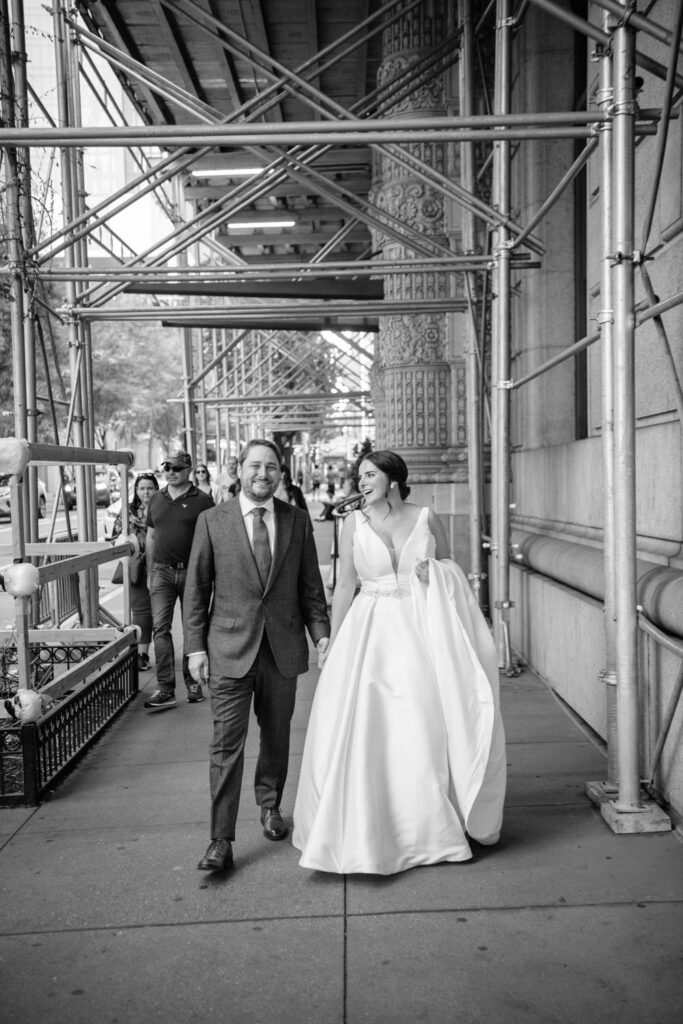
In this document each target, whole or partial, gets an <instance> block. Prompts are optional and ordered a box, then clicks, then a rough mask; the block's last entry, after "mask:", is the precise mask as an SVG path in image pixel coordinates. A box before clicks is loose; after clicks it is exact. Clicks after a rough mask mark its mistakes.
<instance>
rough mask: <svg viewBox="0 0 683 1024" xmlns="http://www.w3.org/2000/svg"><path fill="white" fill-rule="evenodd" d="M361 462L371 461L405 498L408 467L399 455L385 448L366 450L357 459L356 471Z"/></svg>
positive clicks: (408, 491) (407, 492)
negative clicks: (372, 450)
mask: <svg viewBox="0 0 683 1024" xmlns="http://www.w3.org/2000/svg"><path fill="white" fill-rule="evenodd" d="M361 462H371V463H372V464H373V466H376V467H377V469H379V470H381V471H382V473H386V475H387V476H388V477H389V480H390V481H391V483H395V484H396V486H397V487H398V493H399V494H400V495H401V498H402V500H403V501H405V500H406V498H407V497H408V495H409V494H410V487H409V486H408V484H407V482H406V481H407V480H408V467H407V466H406V464H405V462H404V461H403V459H402V458H401V456H400V455H397V454H396V452H390V451H387V450H386V449H385V450H383V451H379V452H368V453H367V454H366V455H362V456H361V457H360V459H359V460H358V466H357V467H356V472H358V467H359V466H360V464H361Z"/></svg>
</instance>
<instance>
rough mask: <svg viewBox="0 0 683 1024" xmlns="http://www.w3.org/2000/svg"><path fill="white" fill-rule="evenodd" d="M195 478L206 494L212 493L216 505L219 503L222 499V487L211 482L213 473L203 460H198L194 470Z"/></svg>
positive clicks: (200, 488) (199, 487)
mask: <svg viewBox="0 0 683 1024" xmlns="http://www.w3.org/2000/svg"><path fill="white" fill-rule="evenodd" d="M194 480H195V484H196V485H197V487H198V489H199V490H200V491H204V494H210V495H211V497H212V498H213V501H214V505H217V504H218V502H219V501H220V500H221V499H220V488H219V487H218V486H217V485H216V484H212V483H211V474H210V473H209V470H208V467H207V466H205V465H204V463H203V462H198V463H197V466H196V468H195V471H194Z"/></svg>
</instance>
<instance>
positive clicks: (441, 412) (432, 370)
mask: <svg viewBox="0 0 683 1024" xmlns="http://www.w3.org/2000/svg"><path fill="white" fill-rule="evenodd" d="M446 3H447V0H435V2H434V3H432V4H429V5H423V6H421V7H419V8H416V9H415V10H414V11H411V12H409V13H408V14H406V16H405V17H402V18H401V19H400V20H399V21H397V22H395V23H394V24H392V25H391V26H389V27H388V28H387V29H386V31H385V33H384V37H383V39H384V60H383V63H382V66H381V68H380V71H379V75H378V81H379V84H380V86H381V85H385V84H387V83H389V82H394V81H401V79H403V80H404V81H406V82H408V81H409V80H410V77H411V74H412V73H413V70H414V68H415V66H416V64H417V63H418V62H419V61H420V60H421V59H422V58H423V57H424V56H425V55H426V54H427V53H428V51H429V50H430V49H431V48H433V47H434V46H435V45H437V44H438V43H439V42H440V41H441V39H442V38H443V26H444V24H445V14H446ZM444 110H445V94H444V80H443V76H437V77H436V78H434V79H432V80H430V81H424V80H423V79H422V78H421V77H419V75H418V77H417V78H416V81H415V87H414V88H413V90H412V91H410V92H407V93H404V92H403V91H401V92H400V93H399V95H398V97H397V100H396V102H395V104H394V105H393V106H392V107H391V108H390V109H389V110H386V109H384V110H383V111H382V113H383V116H385V117H391V116H405V115H410V116H419V117H421V118H423V119H424V121H425V122H428V119H429V117H430V116H438V115H440V114H443V113H444ZM400 152H401V156H402V157H404V156H407V157H408V166H406V164H404V163H400V162H398V160H397V159H396V157H395V155H394V154H392V151H391V149H389V150H388V151H384V150H383V151H382V152H381V155H380V156H379V157H376V158H375V160H374V184H373V188H372V191H371V201H372V202H373V203H374V205H375V206H376V207H377V208H378V210H380V211H383V212H386V213H387V214H391V216H392V217H393V218H396V220H398V221H400V222H401V223H402V224H405V225H408V226H409V227H410V229H411V230H412V231H413V232H415V233H417V234H419V235H420V236H421V237H422V238H425V239H427V238H432V239H434V240H435V241H438V242H439V243H440V244H441V245H443V246H446V245H447V239H446V232H445V208H444V198H443V194H442V192H441V191H440V190H439V188H438V187H437V186H436V185H432V184H431V183H430V182H429V181H428V180H425V179H424V178H423V177H422V175H421V173H420V170H419V168H415V167H411V166H410V158H411V157H412V158H414V159H417V160H419V161H421V162H422V163H423V164H425V165H426V166H428V167H433V168H434V169H435V170H437V171H438V172H439V173H440V174H446V172H447V168H446V147H445V146H444V145H443V144H441V143H431V142H426V141H425V142H421V143H415V144H411V145H409V146H402V147H401V150H400ZM380 217H381V214H380ZM373 243H374V248H375V251H376V252H378V253H381V259H379V260H378V272H379V273H381V262H382V260H394V259H396V260H402V259H406V258H410V257H411V256H412V255H414V250H413V249H411V246H410V237H409V236H406V238H405V241H404V242H403V243H401V242H399V241H398V240H397V239H396V238H394V237H392V236H390V235H389V234H388V233H386V232H384V231H382V230H381V228H380V229H377V230H375V231H373ZM384 288H385V296H386V298H387V299H395V300H402V301H411V300H414V301H415V312H414V313H403V314H401V315H395V316H385V317H382V318H381V319H380V326H379V343H378V345H377V349H376V352H377V355H376V362H375V368H374V373H373V377H372V389H373V398H374V404H375V415H376V428H377V444H378V446H380V447H388V448H392V449H396V450H397V451H400V452H401V454H402V455H403V456H404V458H406V460H407V461H408V464H409V467H410V472H411V477H413V474H414V473H416V474H417V479H419V480H420V482H422V483H425V482H429V481H430V480H433V481H435V480H440V481H442V480H444V479H445V478H449V475H450V471H449V469H447V468H446V463H447V464H448V466H452V461H453V455H452V453H453V450H454V448H453V446H454V445H455V446H456V447H457V446H460V445H464V444H465V443H466V434H465V428H466V408H465V401H464V399H465V369H464V365H462V363H461V364H460V365H458V366H457V367H456V370H455V373H453V367H452V366H451V365H450V363H449V362H447V360H448V359H449V353H448V344H447V333H446V314H443V313H425V312H421V311H420V305H419V303H420V301H421V300H422V299H431V298H434V299H439V298H448V296H449V295H450V294H451V290H450V289H451V284H450V281H449V279H448V278H447V276H446V275H444V274H438V273H436V272H433V271H423V270H419V269H417V270H415V271H414V272H407V273H405V274H403V273H402V274H397V275H388V276H387V277H386V279H385V283H384ZM453 385H455V397H456V400H457V412H456V414H455V415H453V413H452V409H451V389H452V387H453ZM453 435H455V436H453Z"/></svg>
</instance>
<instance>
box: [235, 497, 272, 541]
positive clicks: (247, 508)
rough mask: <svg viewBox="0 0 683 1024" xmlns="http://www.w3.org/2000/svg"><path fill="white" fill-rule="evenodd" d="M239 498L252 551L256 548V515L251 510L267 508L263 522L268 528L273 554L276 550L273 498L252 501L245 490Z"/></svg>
mask: <svg viewBox="0 0 683 1024" xmlns="http://www.w3.org/2000/svg"><path fill="white" fill-rule="evenodd" d="M238 498H239V503H240V508H241V510H242V516H243V518H244V525H245V527H246V531H247V537H248V538H249V543H250V544H251V549H252V551H253V550H254V517H253V515H252V513H251V510H252V509H253V508H264V509H265V510H266V512H265V515H264V517H263V522H264V523H265V524H266V529H267V530H268V543H269V544H270V553H271V555H272V554H273V552H274V551H275V505H274V503H273V499H272V498H269V499H268V501H251V499H250V498H247V497H245V495H244V492H243V491H240V493H239V495H238Z"/></svg>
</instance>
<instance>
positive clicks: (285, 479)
mask: <svg viewBox="0 0 683 1024" xmlns="http://www.w3.org/2000/svg"><path fill="white" fill-rule="evenodd" d="M275 497H276V498H279V499H280V501H286V502H287V504H288V505H296V507H297V508H302V509H303V510H304V512H308V505H307V504H306V499H305V498H304V492H303V491H302V490H301V488H300V487H299V486H298V485H297V484H295V483H294V481H293V480H292V474H291V473H290V472H289V470H288V469H287V467H286V466H282V476H281V477H280V483H279V484H278V488H277V490H276V492H275Z"/></svg>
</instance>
